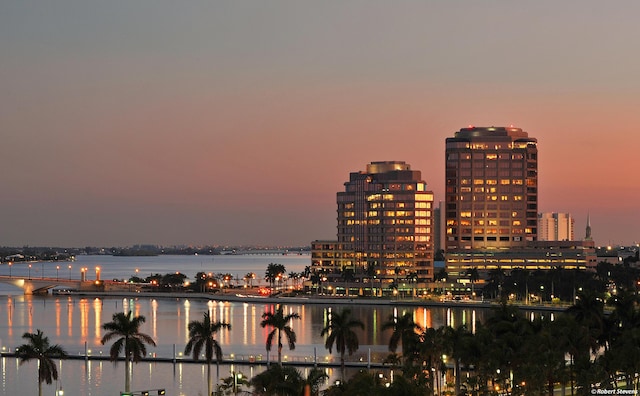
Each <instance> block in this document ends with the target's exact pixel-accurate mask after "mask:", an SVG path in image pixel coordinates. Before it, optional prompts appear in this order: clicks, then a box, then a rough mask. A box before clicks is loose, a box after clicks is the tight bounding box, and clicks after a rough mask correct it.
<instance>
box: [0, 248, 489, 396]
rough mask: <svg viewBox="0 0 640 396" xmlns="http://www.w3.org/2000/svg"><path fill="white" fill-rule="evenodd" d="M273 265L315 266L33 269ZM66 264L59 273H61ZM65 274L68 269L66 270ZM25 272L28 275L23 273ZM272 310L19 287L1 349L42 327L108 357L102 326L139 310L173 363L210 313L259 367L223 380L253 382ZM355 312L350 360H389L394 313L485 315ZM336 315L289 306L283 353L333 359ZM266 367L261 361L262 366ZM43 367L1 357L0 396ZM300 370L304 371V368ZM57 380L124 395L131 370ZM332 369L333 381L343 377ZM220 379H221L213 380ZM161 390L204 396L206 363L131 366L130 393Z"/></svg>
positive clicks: (158, 260) (242, 261)
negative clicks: (195, 325) (331, 324)
mask: <svg viewBox="0 0 640 396" xmlns="http://www.w3.org/2000/svg"><path fill="white" fill-rule="evenodd" d="M271 262H277V263H280V264H284V265H285V267H286V269H287V272H291V271H293V272H302V271H303V270H304V267H305V266H307V265H309V264H310V259H309V256H308V255H302V256H298V255H293V256H291V255H290V256H159V257H111V256H79V257H78V260H77V261H76V262H73V263H70V265H71V266H72V268H71V271H69V269H68V268H65V267H64V266H68V265H69V264H67V263H57V264H56V263H44V264H40V263H36V264H33V265H32V268H31V269H30V271H31V276H32V277H39V276H42V275H41V274H44V276H45V277H53V276H60V277H63V276H64V277H69V276H71V277H72V278H78V277H79V275H78V273H77V272H78V271H79V268H82V267H86V268H89V269H91V268H92V267H93V266H100V267H101V273H102V277H103V279H110V278H119V279H120V278H128V277H130V276H132V275H134V274H135V269H136V268H138V270H139V273H140V276H146V275H145V274H147V273H149V274H150V273H161V274H164V273H167V272H174V271H180V272H182V273H184V274H186V275H187V276H188V277H189V278H191V279H193V277H194V276H195V274H196V273H197V272H200V271H203V272H214V273H231V274H233V275H234V276H237V277H238V278H240V279H241V278H242V277H243V276H244V274H246V273H248V272H255V273H256V274H257V275H258V277H260V278H261V277H262V276H263V274H264V271H265V269H266V266H267V265H268V264H269V263H271ZM58 265H59V266H60V269H57V268H56V266H58ZM25 266H26V264H19V265H18V264H16V265H14V266H13V268H11V272H12V276H18V275H23V276H26V275H27V273H28V271H29V269H28V268H25ZM65 269H66V270H65ZM25 270H26V272H25ZM0 274H1V275H8V274H9V271H8V268H7V266H6V265H3V266H0ZM273 308H274V306H273V305H272V304H269V303H263V304H257V303H241V302H218V301H212V300H206V299H197V298H192V299H184V298H172V297H170V296H168V297H167V298H145V297H144V296H143V295H141V296H140V297H138V298H116V297H113V298H112V297H106V298H91V297H84V296H23V295H22V294H21V292H20V290H15V289H12V288H11V286H3V287H2V289H0V348H1V349H3V350H5V351H7V350H13V349H14V348H15V347H16V346H18V345H20V344H22V343H23V340H22V338H21V336H22V334H23V333H24V332H35V331H36V330H37V329H41V330H42V331H44V333H45V334H46V335H47V336H49V338H50V340H51V341H52V342H53V343H58V344H60V345H62V346H63V347H64V348H65V349H66V350H67V351H68V352H69V353H70V354H72V355H81V354H84V352H85V348H86V349H87V350H88V351H89V353H90V354H91V355H107V354H108V349H109V345H106V346H103V345H101V344H100V339H101V338H102V336H103V335H104V331H103V330H102V324H104V323H105V322H108V321H110V320H111V316H112V315H113V313H115V312H122V311H127V310H129V309H131V310H133V312H134V314H135V315H144V316H145V317H146V322H145V324H144V325H143V326H142V328H141V330H142V331H143V332H144V333H147V334H149V335H151V336H152V337H153V338H154V340H155V341H156V343H157V347H155V348H154V347H150V348H149V349H148V352H150V354H151V355H153V356H157V357H167V358H171V357H173V356H174V350H175V351H176V356H177V358H178V360H179V359H180V358H182V357H183V356H181V352H182V351H183V350H184V346H185V344H186V342H187V341H188V330H187V325H188V323H189V322H190V321H192V320H201V319H202V315H203V313H204V312H209V313H210V315H211V317H212V318H213V319H214V320H220V321H226V322H228V323H230V324H231V326H232V330H231V331H223V332H221V333H219V335H218V337H217V339H218V342H219V343H220V344H221V346H222V350H223V352H224V354H225V356H226V357H231V355H233V357H235V358H238V359H245V360H249V359H252V360H254V359H255V360H256V361H257V362H258V363H256V364H255V365H253V366H249V365H247V366H238V367H233V366H228V365H221V367H220V377H221V378H224V377H227V376H228V375H229V373H230V372H231V371H240V372H242V373H243V374H245V375H246V376H249V377H251V376H253V375H254V374H257V373H258V372H260V371H262V370H264V368H265V363H266V361H267V359H270V360H272V361H273V360H275V359H277V357H276V354H275V352H276V348H275V347H274V349H273V351H272V352H273V353H271V354H270V356H268V355H267V352H266V350H265V339H266V336H267V333H268V331H269V329H264V328H262V327H260V321H261V315H262V314H263V313H264V312H265V311H266V310H271V309H273ZM351 308H352V312H353V315H355V316H356V317H358V318H359V319H360V320H362V321H363V322H364V323H365V330H364V331H361V332H360V334H359V339H360V349H359V351H358V352H357V354H356V355H354V356H353V357H351V359H353V360H362V361H366V360H367V355H368V353H369V351H371V355H372V360H373V361H381V360H382V359H384V357H385V356H386V354H387V353H388V351H387V344H388V337H389V332H381V331H380V327H381V326H382V324H383V323H385V322H386V321H388V319H389V317H390V316H391V315H394V316H400V315H403V314H404V313H405V312H412V313H413V315H414V320H415V321H416V322H417V323H419V324H420V325H422V326H423V327H439V326H441V325H443V324H450V325H454V326H458V325H461V324H463V323H466V324H468V325H470V326H474V323H475V320H476V319H478V320H479V319H481V318H479V317H477V316H479V315H481V314H482V311H478V312H475V311H474V310H470V309H457V310H451V309H448V308H444V307H443V308H424V307H393V306H352V307H351ZM332 309H338V310H340V309H342V307H330V306H326V305H313V304H309V305H299V304H287V305H285V311H286V312H287V313H289V312H296V313H298V314H299V315H300V317H301V319H300V320H295V321H293V323H292V327H293V329H294V331H295V332H296V335H297V338H298V340H297V343H296V348H295V350H294V351H289V350H288V349H287V348H286V346H285V348H284V350H283V355H286V356H285V359H286V360H288V361H307V362H313V361H314V359H317V360H318V361H325V360H334V359H336V358H337V359H339V357H336V356H331V355H330V354H329V353H328V351H327V350H325V349H324V339H323V338H322V337H320V332H321V330H322V328H323V327H324V326H325V325H326V323H327V318H328V315H329V314H330V312H331V310H332ZM260 362H262V363H261V364H260ZM36 367H37V366H36V364H35V363H27V364H24V365H19V364H18V361H17V360H16V359H15V358H11V357H3V358H1V362H0V393H2V394H5V395H12V394H36V392H37V381H36V379H37V374H36ZM302 370H303V371H304V370H305V369H302ZM60 371H61V375H60V381H59V383H58V384H57V387H58V388H59V387H63V389H64V390H65V395H118V394H119V391H120V390H121V388H122V386H123V384H124V364H123V363H119V364H118V365H117V366H114V364H113V363H111V362H108V361H96V360H94V361H88V362H85V361H84V360H79V361H76V360H66V361H64V362H61V363H60ZM334 371H335V370H332V369H328V374H329V375H330V376H331V377H332V379H333V378H335V377H336V376H337V375H339V373H338V372H337V371H339V370H337V371H336V372H334ZM214 380H215V378H214ZM55 385H56V384H54V385H51V386H49V387H46V390H45V394H50V395H54V394H55V389H56V387H55ZM156 388H164V389H166V390H167V395H199V394H204V393H206V366H205V365H202V364H194V363H178V364H175V365H174V364H171V363H160V362H142V363H138V364H136V365H134V371H133V381H132V389H134V390H145V389H156Z"/></svg>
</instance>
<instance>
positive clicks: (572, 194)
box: [0, 0, 640, 247]
mask: <svg viewBox="0 0 640 396" xmlns="http://www.w3.org/2000/svg"><path fill="white" fill-rule="evenodd" d="M638 14H640V2H637V1H616V2H601V1H595V0H581V1H571V0H568V1H561V2H558V1H545V0H543V1H528V2H508V1H491V0H484V1H444V0H443V1H429V0H421V1H403V0H399V1H375V0H367V1H349V0H345V1H337V0H336V1H333V0H330V1H315V2H312V1H299V0H291V1H280V0H268V1H214V0H202V1H191V0H185V1H174V0H136V1H130V0H126V1H125V0H111V1H101V2H91V1H89V2H88V1H84V0H73V1H72V0H56V1H49V0H23V1H3V2H0V53H1V54H2V56H1V58H0V87H1V89H0V147H1V148H2V157H0V158H1V162H0V163H1V165H0V169H1V170H0V188H1V190H0V191H1V192H0V219H1V225H0V246H2V245H4V246H22V245H30V246H65V247H78V246H130V245H134V244H160V245H182V244H186V245H280V246H299V245H307V244H309V243H310V242H311V241H312V240H316V239H335V237H336V209H337V208H336V193H337V192H338V191H341V190H342V189H343V187H344V186H343V184H344V182H345V181H347V180H348V178H349V173H350V172H355V171H360V170H364V169H365V168H366V164H367V163H370V162H372V161H391V160H397V161H406V162H407V163H409V164H410V165H411V166H412V169H415V170H420V171H421V172H422V176H423V179H424V180H425V181H426V182H427V183H428V186H429V188H430V189H432V190H433V192H434V193H435V199H436V200H437V201H438V200H443V199H444V150H445V139H446V138H447V137H451V136H453V135H454V133H455V132H456V131H458V130H459V129H460V128H464V127H466V126H468V125H475V126H510V125H513V126H515V127H519V128H522V129H523V130H524V131H527V132H528V133H529V135H530V136H532V137H535V138H537V139H538V150H539V169H538V170H539V209H540V211H542V212H551V211H553V212H569V213H571V214H572V215H573V217H574V218H575V219H576V223H575V233H576V238H577V239H580V238H582V236H583V235H584V227H585V223H586V218H587V214H589V216H590V219H591V226H592V229H593V232H592V233H593V237H594V239H595V241H596V243H597V244H599V245H607V244H612V245H616V244H627V245H628V244H632V243H636V242H638V241H640V210H639V208H638V202H639V198H640V183H639V182H638V169H639V166H638V152H639V148H640V134H638V126H639V125H640V111H638V109H639V108H640V78H638V77H639V74H638V70H640V52H639V51H637V38H638V37H640V24H638V23H637V15H638Z"/></svg>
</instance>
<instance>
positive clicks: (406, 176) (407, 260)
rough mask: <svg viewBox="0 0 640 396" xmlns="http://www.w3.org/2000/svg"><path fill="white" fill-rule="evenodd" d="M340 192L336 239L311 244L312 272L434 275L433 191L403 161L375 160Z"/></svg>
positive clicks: (399, 276)
mask: <svg viewBox="0 0 640 396" xmlns="http://www.w3.org/2000/svg"><path fill="white" fill-rule="evenodd" d="M344 186H345V189H344V191H341V192H338V193H337V205H338V227H337V241H314V242H312V270H313V271H317V270H320V269H321V270H322V271H323V273H324V274H328V276H331V274H336V273H337V274H339V273H341V272H342V271H344V270H351V271H353V274H354V275H355V276H356V277H366V276H369V277H372V278H373V277H375V278H376V279H378V280H384V279H386V280H392V279H393V280H398V279H409V278H410V279H414V280H418V279H420V280H426V279H432V278H433V254H434V252H433V228H434V224H433V193H432V192H431V191H428V190H427V183H426V182H425V181H423V180H422V176H421V172H420V171H416V170H412V169H411V167H410V165H409V164H407V163H405V162H403V161H383V162H372V163H370V164H368V165H367V168H366V170H365V171H360V172H352V173H351V174H350V176H349V181H347V182H345V183H344Z"/></svg>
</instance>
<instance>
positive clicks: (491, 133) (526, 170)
mask: <svg viewBox="0 0 640 396" xmlns="http://www.w3.org/2000/svg"><path fill="white" fill-rule="evenodd" d="M445 205H446V207H445V211H446V215H445V217H446V233H445V234H446V236H445V239H446V241H445V250H446V256H445V257H446V269H447V273H448V274H449V275H450V276H452V277H453V278H458V279H461V278H462V279H464V278H465V277H467V276H468V273H469V270H471V269H477V270H480V271H483V272H484V273H486V272H487V271H490V270H494V269H498V268H501V269H503V270H511V269H514V268H527V269H539V270H550V269H552V268H556V267H562V268H566V269H593V268H595V265H596V255H595V250H594V249H593V241H572V239H573V238H572V223H571V230H569V229H566V230H565V229H562V226H561V227H560V229H561V231H562V232H561V233H558V234H557V235H561V236H564V235H565V233H566V234H567V235H568V237H567V238H559V240H555V241H540V240H539V239H541V238H539V236H540V230H539V226H538V148H537V140H536V139H534V138H532V137H529V135H528V134H527V132H524V131H523V130H522V129H520V128H513V127H509V128H504V127H488V128H476V127H469V128H462V129H461V130H460V131H458V132H456V133H455V136H454V137H452V138H447V140H446V190H445ZM546 235H547V234H546V231H545V237H546ZM554 235H555V231H554Z"/></svg>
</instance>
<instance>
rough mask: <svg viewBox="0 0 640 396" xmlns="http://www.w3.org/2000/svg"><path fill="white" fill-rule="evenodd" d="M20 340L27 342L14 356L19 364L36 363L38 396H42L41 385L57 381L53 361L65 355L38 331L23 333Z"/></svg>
mask: <svg viewBox="0 0 640 396" xmlns="http://www.w3.org/2000/svg"><path fill="white" fill-rule="evenodd" d="M22 338H24V339H25V340H27V341H28V342H27V343H26V344H22V345H20V346H19V347H18V348H16V356H17V357H18V359H20V364H23V363H26V362H29V361H31V360H37V361H38V395H39V396H42V383H43V382H46V383H47V384H51V383H52V382H53V380H57V379H58V369H57V368H56V364H55V362H54V361H53V359H54V358H58V359H64V358H66V357H67V353H66V352H65V350H64V349H63V348H62V347H61V346H60V345H57V344H56V345H51V344H50V343H49V337H46V336H45V335H44V333H43V332H42V331H41V330H40V329H38V330H37V331H36V332H35V333H24V334H23V335H22Z"/></svg>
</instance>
